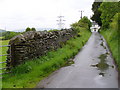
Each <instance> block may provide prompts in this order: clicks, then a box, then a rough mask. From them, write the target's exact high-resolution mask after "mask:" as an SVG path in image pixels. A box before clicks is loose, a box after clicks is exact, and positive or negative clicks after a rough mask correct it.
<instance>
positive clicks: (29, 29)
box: [25, 27, 36, 32]
mask: <svg viewBox="0 0 120 90" xmlns="http://www.w3.org/2000/svg"><path fill="white" fill-rule="evenodd" d="M28 31H36V29H35V28H29V27H27V28H26V30H25V32H28Z"/></svg>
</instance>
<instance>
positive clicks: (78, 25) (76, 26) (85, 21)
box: [71, 16, 92, 30]
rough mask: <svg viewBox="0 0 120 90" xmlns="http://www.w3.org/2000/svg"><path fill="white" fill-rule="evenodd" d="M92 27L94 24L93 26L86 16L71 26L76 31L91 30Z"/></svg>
mask: <svg viewBox="0 0 120 90" xmlns="http://www.w3.org/2000/svg"><path fill="white" fill-rule="evenodd" d="M91 25H92V24H91V22H90V20H89V19H88V18H87V17H86V16H84V17H83V18H82V19H80V20H79V21H78V22H76V23H73V24H71V27H72V28H74V29H76V30H78V29H79V28H82V29H83V28H84V29H87V30H89V29H90V27H91Z"/></svg>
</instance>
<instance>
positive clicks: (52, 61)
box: [2, 30, 91, 88]
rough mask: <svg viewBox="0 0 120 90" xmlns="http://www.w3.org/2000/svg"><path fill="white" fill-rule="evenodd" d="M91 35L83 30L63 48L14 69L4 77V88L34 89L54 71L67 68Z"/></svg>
mask: <svg viewBox="0 0 120 90" xmlns="http://www.w3.org/2000/svg"><path fill="white" fill-rule="evenodd" d="M90 35H91V33H90V32H89V31H88V30H81V33H80V36H79V35H78V36H76V37H75V38H72V39H71V40H68V41H67V42H66V44H65V45H63V47H62V48H59V49H57V50H56V51H50V52H48V53H47V54H46V55H45V56H42V57H40V58H37V59H33V60H31V61H26V62H25V63H24V64H21V65H19V66H17V67H16V68H14V69H12V73H10V74H6V75H4V78H3V81H2V84H3V86H2V87H3V88H33V87H35V86H36V84H37V83H38V82H39V81H40V80H42V79H44V78H45V77H47V76H48V75H49V74H51V73H52V72H53V71H55V70H57V69H59V68H60V67H62V66H65V63H66V62H67V61H68V59H70V58H73V57H74V56H75V55H76V54H77V53H78V52H79V50H80V49H81V48H82V47H83V45H84V44H85V43H86V42H87V40H88V39H89V37H90Z"/></svg>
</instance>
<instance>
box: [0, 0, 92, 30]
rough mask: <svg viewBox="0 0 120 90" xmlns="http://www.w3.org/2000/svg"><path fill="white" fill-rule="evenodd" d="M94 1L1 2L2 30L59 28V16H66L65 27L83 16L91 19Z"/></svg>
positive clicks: (25, 0) (42, 0)
mask: <svg viewBox="0 0 120 90" xmlns="http://www.w3.org/2000/svg"><path fill="white" fill-rule="evenodd" d="M93 1H94V0H89V1H88V0H83V1H81V0H0V12H1V14H0V28H3V29H4V28H5V27H6V28H7V29H9V30H16V29H21V28H26V27H28V26H29V27H36V28H57V25H56V23H57V22H56V19H57V16H58V15H60V14H61V15H64V16H65V20H66V22H65V26H66V27H69V25H70V24H71V23H73V22H75V21H78V20H79V18H80V12H78V11H79V10H84V13H83V15H84V16H88V17H90V15H91V14H92V11H91V7H92V3H93Z"/></svg>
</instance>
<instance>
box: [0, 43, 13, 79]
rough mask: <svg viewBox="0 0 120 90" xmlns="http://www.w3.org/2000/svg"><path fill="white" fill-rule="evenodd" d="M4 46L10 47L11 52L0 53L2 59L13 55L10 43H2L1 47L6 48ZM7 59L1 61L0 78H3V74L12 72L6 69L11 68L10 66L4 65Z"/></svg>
mask: <svg viewBox="0 0 120 90" xmlns="http://www.w3.org/2000/svg"><path fill="white" fill-rule="evenodd" d="M4 47H9V48H10V54H2V55H0V58H1V59H2V57H3V56H10V57H11V46H10V45H2V46H0V48H4ZM6 63H7V61H6V60H5V61H2V60H1V61H0V79H1V78H2V75H3V74H7V73H10V72H7V71H6V69H8V68H10V67H6V65H5V66H4V67H3V64H6Z"/></svg>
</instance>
